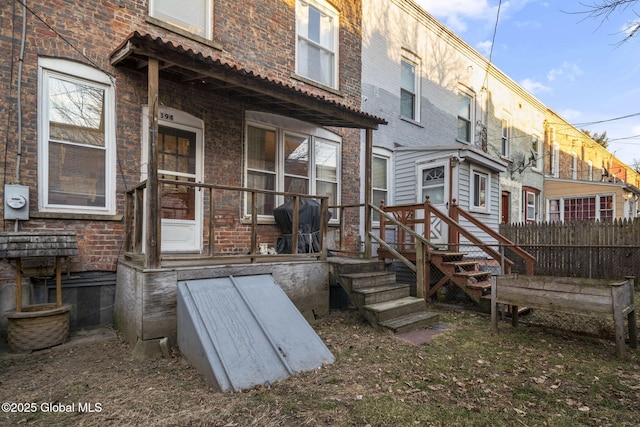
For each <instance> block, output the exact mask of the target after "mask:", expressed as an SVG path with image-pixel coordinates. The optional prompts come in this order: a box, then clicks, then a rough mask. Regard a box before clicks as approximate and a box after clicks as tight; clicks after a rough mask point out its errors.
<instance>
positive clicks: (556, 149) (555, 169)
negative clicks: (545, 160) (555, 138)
mask: <svg viewBox="0 0 640 427" xmlns="http://www.w3.org/2000/svg"><path fill="white" fill-rule="evenodd" d="M551 175H552V176H553V177H554V178H558V177H559V176H560V145H559V144H558V143H557V142H554V143H553V146H552V147H551Z"/></svg>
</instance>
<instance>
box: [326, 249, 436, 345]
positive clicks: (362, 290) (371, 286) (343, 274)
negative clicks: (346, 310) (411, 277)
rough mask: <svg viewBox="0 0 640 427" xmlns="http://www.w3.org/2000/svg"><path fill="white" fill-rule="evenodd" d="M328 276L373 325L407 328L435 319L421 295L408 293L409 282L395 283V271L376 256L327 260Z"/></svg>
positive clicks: (404, 329)
mask: <svg viewBox="0 0 640 427" xmlns="http://www.w3.org/2000/svg"><path fill="white" fill-rule="evenodd" d="M329 263H330V266H331V268H330V277H331V280H335V282H337V283H339V284H340V286H342V288H343V289H344V290H345V292H346V293H347V295H349V299H350V301H351V303H352V304H353V305H354V306H355V307H356V308H357V309H358V311H359V312H360V313H361V314H362V315H363V316H364V317H365V319H366V320H367V321H368V322H369V323H370V324H371V325H372V326H374V327H378V328H386V329H389V330H391V331H393V332H408V331H412V330H416V329H421V328H426V327H429V326H431V325H433V324H435V323H438V321H439V316H438V314H435V313H430V312H428V311H427V304H426V302H425V300H424V299H423V298H417V297H413V296H411V295H410V288H411V287H410V285H409V284H403V283H397V282H396V274H395V273H393V272H389V271H386V270H385V264H384V263H383V262H381V261H375V260H349V259H348V258H338V259H331V260H329Z"/></svg>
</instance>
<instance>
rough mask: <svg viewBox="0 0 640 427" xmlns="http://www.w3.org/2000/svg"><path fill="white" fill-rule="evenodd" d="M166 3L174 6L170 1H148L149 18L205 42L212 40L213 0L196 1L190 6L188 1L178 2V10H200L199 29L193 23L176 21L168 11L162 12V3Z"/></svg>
mask: <svg viewBox="0 0 640 427" xmlns="http://www.w3.org/2000/svg"><path fill="white" fill-rule="evenodd" d="M163 1H168V2H170V3H173V4H176V3H177V2H174V1H172V0H149V16H151V17H152V18H155V19H157V20H159V21H162V22H165V23H167V24H169V25H171V26H173V27H176V28H179V29H180V30H182V31H185V32H186V33H190V34H194V35H196V36H198V37H202V38H204V39H207V40H211V38H212V33H213V31H212V18H213V0H198V1H194V2H192V3H191V4H189V3H190V1H189V0H186V1H183V2H180V6H179V8H180V9H183V10H187V9H189V10H193V9H194V8H202V10H200V11H199V12H200V13H199V14H200V15H201V16H203V17H204V27H203V28H200V26H199V25H194V23H190V22H186V21H183V20H180V19H178V18H177V17H175V16H173V15H172V14H171V12H170V11H168V10H167V11H163V10H162V4H161V3H162V2H163Z"/></svg>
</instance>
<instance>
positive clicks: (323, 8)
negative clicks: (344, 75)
mask: <svg viewBox="0 0 640 427" xmlns="http://www.w3.org/2000/svg"><path fill="white" fill-rule="evenodd" d="M305 5H308V6H311V7H313V8H315V9H317V10H318V11H319V12H320V13H322V14H324V15H326V16H327V17H329V18H330V19H331V20H332V28H331V33H332V34H331V39H332V43H331V46H324V45H322V44H319V43H317V42H314V41H313V40H311V39H309V38H308V34H301V31H302V25H301V22H303V21H304V20H305V19H308V17H305V16H304V14H303V11H304V6H305ZM339 29H340V14H339V13H338V11H337V10H336V9H335V8H334V7H333V6H331V5H330V4H329V3H327V2H325V1H321V0H296V74H298V75H299V76H302V77H304V78H306V79H309V80H311V81H314V82H317V83H318V84H320V85H322V86H327V87H329V88H332V89H336V90H337V89H338V88H339V84H338V82H339V80H340V79H339V78H338V75H339V74H338V73H339V67H338V65H339V54H338V51H339V48H338V47H339V34H340V31H339ZM301 43H307V44H310V45H312V46H315V47H317V48H318V49H320V50H323V51H325V52H328V53H330V54H331V55H332V57H333V63H332V64H331V79H330V81H329V82H322V81H319V80H317V79H314V78H313V77H311V76H310V75H308V73H305V72H303V71H302V67H301V65H302V64H301V54H302V52H301V51H302V48H301Z"/></svg>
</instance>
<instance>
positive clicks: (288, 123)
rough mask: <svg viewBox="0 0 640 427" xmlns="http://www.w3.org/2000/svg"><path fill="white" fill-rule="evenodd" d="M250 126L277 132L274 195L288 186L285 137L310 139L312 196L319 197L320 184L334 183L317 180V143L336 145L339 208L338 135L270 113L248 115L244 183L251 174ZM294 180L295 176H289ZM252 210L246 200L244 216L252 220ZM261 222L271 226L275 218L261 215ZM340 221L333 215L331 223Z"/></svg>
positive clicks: (279, 200) (279, 198)
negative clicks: (249, 157) (316, 195)
mask: <svg viewBox="0 0 640 427" xmlns="http://www.w3.org/2000/svg"><path fill="white" fill-rule="evenodd" d="M249 126H253V127H257V128H260V129H267V130H271V131H274V132H275V133H276V165H275V169H276V170H275V172H274V174H275V176H276V179H275V182H276V185H275V187H276V188H275V191H286V189H285V188H284V185H285V171H284V141H285V134H289V135H294V136H304V137H307V138H308V141H309V144H308V154H309V172H308V173H309V176H308V179H309V181H308V183H309V194H310V195H314V194H316V189H317V183H318V181H322V182H333V181H328V180H326V179H322V178H318V177H317V176H316V142H317V141H319V140H320V141H321V142H323V143H328V144H331V145H334V146H335V147H336V152H337V153H336V180H335V182H334V183H335V184H336V202H337V204H338V205H339V204H340V201H341V197H342V195H341V188H340V183H341V182H342V164H341V161H342V138H341V137H340V136H339V135H336V134H334V133H332V132H330V131H328V130H326V129H323V128H319V127H316V126H314V125H311V124H309V123H305V122H302V121H299V120H296V119H291V118H288V117H283V116H277V115H274V114H269V113H262V112H257V111H247V113H246V123H245V139H244V152H245V153H244V166H243V176H244V182H245V183H246V182H247V174H248V171H249V168H248V155H249V153H248V151H249V150H248V149H247V146H248V143H249V140H248V133H249V132H248V128H249ZM290 176H292V175H290ZM284 201H285V200H284V196H276V200H275V206H276V207H277V206H280V205H281V204H283V203H284ZM249 208H250V200H248V198H247V197H245V200H244V206H243V212H244V214H243V215H244V216H245V217H247V218H249V217H250V215H251V212H250V211H249ZM258 220H259V221H260V222H261V223H271V222H274V219H273V215H270V214H267V215H258ZM338 221H339V218H338V215H337V213H336V212H332V217H331V220H330V222H331V223H337V222H338Z"/></svg>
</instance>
